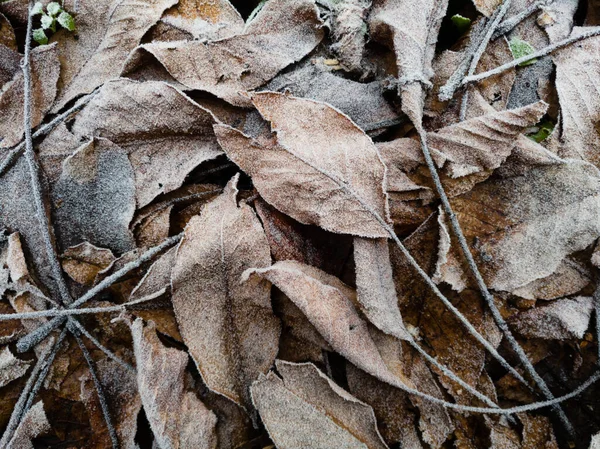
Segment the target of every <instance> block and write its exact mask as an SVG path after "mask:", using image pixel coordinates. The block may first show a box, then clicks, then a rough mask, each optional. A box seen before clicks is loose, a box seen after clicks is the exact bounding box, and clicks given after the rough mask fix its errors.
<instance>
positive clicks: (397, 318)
mask: <svg viewBox="0 0 600 449" xmlns="http://www.w3.org/2000/svg"><path fill="white" fill-rule="evenodd" d="M354 263H355V264H356V285H357V291H358V302H359V303H360V305H361V310H362V312H363V313H364V314H365V316H366V317H367V318H368V319H369V320H370V321H371V323H373V324H374V325H375V326H377V327H378V328H379V330H381V331H383V332H385V333H386V334H389V335H393V336H394V337H396V338H398V339H401V340H406V339H409V338H410V336H409V335H408V331H407V330H406V328H405V327H404V322H403V321H402V315H401V314H400V309H399V308H398V299H397V295H396V286H395V285H394V279H393V273H392V265H391V262H390V252H389V248H388V241H387V239H376V240H374V239H364V238H360V237H356V238H355V239H354Z"/></svg>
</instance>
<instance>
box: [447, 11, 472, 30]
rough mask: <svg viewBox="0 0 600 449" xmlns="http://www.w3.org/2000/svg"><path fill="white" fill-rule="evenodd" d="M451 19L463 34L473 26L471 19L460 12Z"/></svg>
mask: <svg viewBox="0 0 600 449" xmlns="http://www.w3.org/2000/svg"><path fill="white" fill-rule="evenodd" d="M450 20H452V23H453V24H454V26H455V27H456V28H457V29H458V31H459V32H460V33H461V34H464V33H465V32H466V31H467V30H468V29H469V27H470V26H471V19H469V18H468V17H464V16H461V15H460V14H454V15H453V16H452V17H451V18H450Z"/></svg>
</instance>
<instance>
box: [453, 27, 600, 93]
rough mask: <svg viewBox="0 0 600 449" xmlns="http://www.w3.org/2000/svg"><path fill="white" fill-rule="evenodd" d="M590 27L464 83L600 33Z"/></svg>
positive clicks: (504, 69)
mask: <svg viewBox="0 0 600 449" xmlns="http://www.w3.org/2000/svg"><path fill="white" fill-rule="evenodd" d="M587 28H590V29H589V30H588V31H586V32H584V33H582V34H580V35H578V36H572V37H569V38H567V39H563V40H562V41H558V42H555V43H554V44H552V45H548V46H547V47H544V48H542V49H541V50H538V51H535V52H533V53H531V54H529V55H526V56H522V57H520V58H517V59H514V60H512V61H510V62H507V63H506V64H503V65H501V66H498V67H496V68H495V69H492V70H488V71H487V72H481V73H478V74H476V75H471V76H467V77H465V78H464V79H463V81H462V85H463V86H464V85H466V84H469V83H474V82H478V81H481V80H484V79H486V78H489V77H491V76H496V75H499V74H500V73H502V72H505V71H506V70H509V69H512V68H513V67H516V66H518V65H519V64H523V63H524V62H528V61H531V60H532V59H537V58H541V57H542V56H546V55H549V54H550V53H552V52H553V51H556V50H558V49H560V48H563V47H566V46H567V45H571V44H573V43H575V42H579V41H581V40H583V39H589V38H590V37H594V36H598V35H600V27H587Z"/></svg>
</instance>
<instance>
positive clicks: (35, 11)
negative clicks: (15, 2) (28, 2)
mask: <svg viewBox="0 0 600 449" xmlns="http://www.w3.org/2000/svg"><path fill="white" fill-rule="evenodd" d="M43 12H44V5H42V2H37V3H36V4H35V5H33V8H31V15H32V16H37V15H38V14H43Z"/></svg>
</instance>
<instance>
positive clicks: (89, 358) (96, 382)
mask: <svg viewBox="0 0 600 449" xmlns="http://www.w3.org/2000/svg"><path fill="white" fill-rule="evenodd" d="M72 334H73V336H74V337H75V340H77V344H78V345H79V348H80V349H81V352H82V353H83V357H84V358H85V361H86V362H87V364H88V368H89V369H90V375H91V376H92V380H93V382H94V386H95V387H96V393H97V394H98V400H99V402H100V408H101V409H102V416H103V417H104V421H105V422H106V427H107V428H108V434H109V435H110V441H111V443H112V447H113V449H118V448H119V440H118V438H117V432H116V430H115V428H114V427H113V425H112V422H111V419H110V411H109V410H108V403H107V402H106V396H105V395H104V388H103V387H102V384H101V383H100V379H99V378H98V374H97V373H96V368H95V367H94V360H93V359H92V356H91V355H90V352H89V351H88V349H87V348H86V347H85V345H84V344H83V341H82V340H81V337H80V336H79V335H78V334H77V333H76V332H72Z"/></svg>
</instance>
